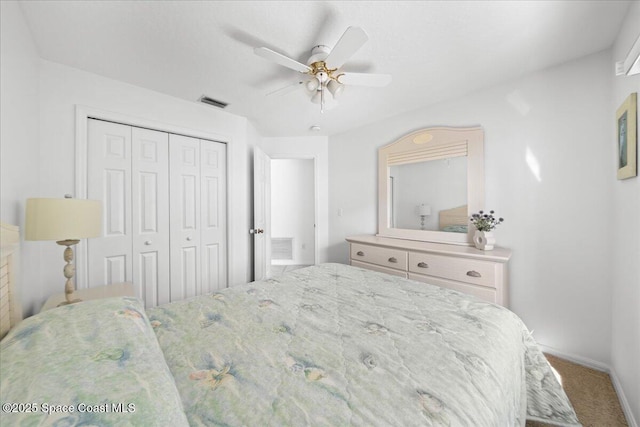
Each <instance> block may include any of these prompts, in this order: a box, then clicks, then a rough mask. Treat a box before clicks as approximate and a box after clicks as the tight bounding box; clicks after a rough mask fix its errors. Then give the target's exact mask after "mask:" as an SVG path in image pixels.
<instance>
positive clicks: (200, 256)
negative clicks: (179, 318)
mask: <svg viewBox="0 0 640 427" xmlns="http://www.w3.org/2000/svg"><path fill="white" fill-rule="evenodd" d="M169 159H170V160H169V172H170V173H169V175H170V183H169V186H170V197H171V208H170V213H169V215H170V218H171V300H172V301H179V300H182V299H185V298H189V297H192V296H195V295H201V294H203V293H209V292H213V291H215V290H217V289H220V288H224V287H226V286H227V271H226V265H227V258H226V256H227V255H226V254H227V245H226V242H227V236H226V145H225V144H222V143H217V142H213V141H206V140H200V139H197V138H191V137H186V136H181V135H173V134H171V135H170V136H169Z"/></svg>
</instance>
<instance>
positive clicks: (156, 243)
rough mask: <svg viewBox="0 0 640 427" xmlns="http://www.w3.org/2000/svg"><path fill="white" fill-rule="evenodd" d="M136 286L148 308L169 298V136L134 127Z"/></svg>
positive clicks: (134, 254)
mask: <svg viewBox="0 0 640 427" xmlns="http://www.w3.org/2000/svg"><path fill="white" fill-rule="evenodd" d="M131 148H132V149H131V152H132V172H131V181H132V183H131V188H132V201H131V207H132V222H133V235H132V240H133V242H132V244H133V259H132V262H133V283H134V284H135V287H136V291H137V294H138V296H139V297H140V298H142V299H143V300H144V301H145V306H147V307H155V306H156V305H159V304H164V303H167V302H169V301H170V295H169V262H170V257H169V173H168V167H169V134H168V133H166V132H158V131H154V130H149V129H142V128H136V127H133V128H131Z"/></svg>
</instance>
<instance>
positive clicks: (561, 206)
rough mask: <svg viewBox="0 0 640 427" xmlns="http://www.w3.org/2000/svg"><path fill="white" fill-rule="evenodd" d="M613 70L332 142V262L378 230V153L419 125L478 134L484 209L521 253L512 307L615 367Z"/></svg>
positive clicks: (546, 76)
mask: <svg viewBox="0 0 640 427" xmlns="http://www.w3.org/2000/svg"><path fill="white" fill-rule="evenodd" d="M611 70H612V62H611V58H610V54H609V53H608V52H603V53H599V54H596V55H592V56H589V57H586V58H583V59H580V60H577V61H572V62H569V63H566V64H564V65H562V66H559V67H555V68H552V69H548V70H545V71H541V72H537V73H535V74H532V75H528V76H525V77H523V78H521V79H518V80H515V81H512V82H508V83H504V84H502V85H499V86H496V87H493V88H489V89H486V90H482V91H479V92H476V93H472V94H469V95H467V96H464V97H462V98H460V99H455V100H452V101H449V102H446V103H442V104H439V105H436V106H433V107H429V108H425V109H421V110H418V111H415V112H412V113H408V114H403V115H402V116H398V117H394V118H392V119H389V120H386V121H382V122H379V123H376V124H373V125H371V126H367V127H363V128H360V129H356V130H354V131H351V132H349V133H345V134H342V135H339V136H337V137H332V138H331V139H330V141H329V164H330V165H331V173H330V180H329V194H330V200H329V212H330V216H329V218H330V230H331V233H330V237H329V244H330V247H331V248H332V252H331V257H330V260H331V261H336V262H343V263H346V262H348V247H347V244H346V242H345V241H344V238H345V237H347V236H349V235H354V234H361V233H364V234H373V233H375V232H376V228H377V227H376V224H377V220H376V218H377V212H376V206H377V193H376V183H377V172H376V165H377V149H378V148H379V147H382V146H384V145H386V144H388V143H391V142H393V141H394V140H396V139H398V138H399V137H401V136H403V135H405V134H407V133H409V132H411V131H415V130H417V129H419V128H422V127H428V126H476V125H480V126H482V127H483V128H484V131H485V171H486V172H485V176H486V178H485V183H486V197H485V200H486V205H485V208H486V209H494V210H496V213H497V214H498V215H499V216H501V217H504V218H505V222H504V224H503V225H501V226H500V227H499V228H497V229H496V231H495V233H496V237H497V240H498V244H499V245H501V246H506V247H509V248H511V249H512V250H513V257H512V259H511V262H510V269H511V272H510V280H511V283H510V292H511V309H512V310H513V311H515V312H516V313H517V314H518V315H519V316H520V317H521V318H522V319H523V320H524V321H525V323H526V324H527V325H528V327H529V328H530V329H532V330H533V331H534V336H535V338H536V339H537V340H538V342H540V343H542V344H544V345H546V346H548V347H551V348H555V349H558V350H561V351H563V352H564V353H567V354H573V355H580V356H581V357H582V358H584V359H587V360H591V361H595V362H599V363H601V364H602V363H603V364H608V363H609V358H610V342H609V341H610V339H609V337H610V334H611V305H610V301H611V293H610V285H609V278H610V277H609V271H610V270H609V267H610V265H609V252H610V249H611V244H610V230H611V222H610V220H609V218H610V215H611V211H610V206H611V202H612V197H611V195H610V193H609V185H610V182H611V180H612V179H614V178H613V177H615V169H614V165H613V163H612V162H611V161H610V159H611V149H612V148H611V117H612V114H611V109H610V104H611V101H610V93H611V83H610V82H611V78H610V75H611ZM470 78H472V76H470ZM434 84H436V83H435V82H434ZM527 159H529V160H527ZM538 177H539V179H538ZM340 210H342V216H338V213H339V211H340Z"/></svg>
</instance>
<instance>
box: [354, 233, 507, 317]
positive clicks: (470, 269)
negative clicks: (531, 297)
mask: <svg viewBox="0 0 640 427" xmlns="http://www.w3.org/2000/svg"><path fill="white" fill-rule="evenodd" d="M346 240H347V242H349V246H350V257H349V258H350V263H351V265H353V266H356V267H362V268H367V269H369V270H375V271H380V272H383V273H388V274H393V275H396V276H400V277H404V278H408V279H411V280H418V281H421V282H425V283H431V284H433V285H437V286H442V287H444V288H449V289H454V290H456V291H460V292H465V293H468V294H471V295H475V296H477V297H479V298H481V299H483V300H485V301H490V302H493V303H496V304H500V305H502V306H504V307H508V305H509V294H508V283H507V279H508V275H507V263H508V262H509V258H510V257H511V251H510V250H509V249H505V248H500V247H496V248H495V249H494V250H491V251H481V250H479V249H476V248H474V247H471V246H461V245H448V244H442V243H429V242H419V241H413V240H403V239H394V238H389V237H377V236H370V235H365V236H353V237H348V238H347V239H346Z"/></svg>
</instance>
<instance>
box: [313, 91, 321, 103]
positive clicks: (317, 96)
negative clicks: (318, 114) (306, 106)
mask: <svg viewBox="0 0 640 427" xmlns="http://www.w3.org/2000/svg"><path fill="white" fill-rule="evenodd" d="M311 102H313V103H314V104H320V103H321V102H322V91H321V90H316V93H314V94H313V96H312V97H311Z"/></svg>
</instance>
